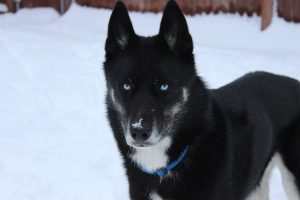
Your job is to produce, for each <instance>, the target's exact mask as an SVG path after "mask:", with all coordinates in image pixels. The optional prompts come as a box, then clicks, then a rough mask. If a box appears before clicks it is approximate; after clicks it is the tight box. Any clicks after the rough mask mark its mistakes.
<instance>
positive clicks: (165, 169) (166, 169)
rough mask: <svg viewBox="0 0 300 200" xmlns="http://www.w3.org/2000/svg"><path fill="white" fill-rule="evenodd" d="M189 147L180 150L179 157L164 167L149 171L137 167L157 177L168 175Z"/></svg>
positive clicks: (181, 159)
mask: <svg viewBox="0 0 300 200" xmlns="http://www.w3.org/2000/svg"><path fill="white" fill-rule="evenodd" d="M188 149H189V147H188V146H186V147H185V149H184V150H183V152H181V154H180V156H179V158H178V159H177V160H175V161H173V162H171V163H170V164H168V165H167V166H166V167H163V168H160V169H158V170H156V171H149V170H146V169H145V168H143V167H141V166H139V168H140V169H141V170H142V171H143V172H145V173H146V174H150V175H156V176H159V177H164V176H166V175H168V174H169V173H170V172H171V171H172V170H173V169H174V168H175V167H177V165H179V164H180V163H181V162H182V161H183V159H184V158H185V156H186V154H187V152H188Z"/></svg>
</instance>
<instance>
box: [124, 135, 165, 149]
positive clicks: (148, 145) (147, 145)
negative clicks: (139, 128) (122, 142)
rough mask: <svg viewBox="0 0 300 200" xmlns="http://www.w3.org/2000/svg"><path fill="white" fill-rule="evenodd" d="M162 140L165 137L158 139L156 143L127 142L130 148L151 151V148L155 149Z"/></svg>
mask: <svg viewBox="0 0 300 200" xmlns="http://www.w3.org/2000/svg"><path fill="white" fill-rule="evenodd" d="M162 139H163V137H161V138H159V139H157V140H156V141H151V142H143V143H138V142H134V141H127V140H126V143H127V145H128V146H129V147H131V148H133V149H151V148H153V147H155V146H156V145H157V144H159V143H160V141H161V140H162Z"/></svg>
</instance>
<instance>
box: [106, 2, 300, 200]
mask: <svg viewBox="0 0 300 200" xmlns="http://www.w3.org/2000/svg"><path fill="white" fill-rule="evenodd" d="M103 65H104V74H105V78H106V85H107V96H106V105H107V116H108V120H109V123H110V126H111V128H112V132H113V134H114V138H115V140H116V143H117V145H118V148H119V151H120V155H121V157H122V159H123V161H124V168H125V170H126V175H127V177H128V182H129V194H130V198H131V200H199V199H202V200H268V199H269V197H268V180H269V177H270V172H271V171H272V166H273V165H274V163H277V165H278V166H279V167H280V168H281V169H282V174H283V177H284V179H283V180H284V185H285V187H286V188H287V192H288V195H289V199H290V200H299V199H300V196H299V193H300V192H299V191H300V83H299V82H298V81H297V80H294V79H292V78H289V77H285V76H280V75H275V74H271V73H267V72H252V73H249V74H246V75H244V76H243V77H241V78H239V79H237V80H235V81H233V82H231V83H229V84H228V85H225V86H223V87H221V88H218V89H208V88H207V86H206V85H205V83H204V81H203V79H202V78H201V77H200V76H198V74H197V72H196V68H195V61H194V55H193V41H192V37H191V35H190V33H189V30H188V25H187V22H186V19H185V17H184V15H183V13H182V12H181V10H180V8H179V6H178V5H177V3H176V2H175V1H172V0H171V1H169V2H168V3H167V5H166V7H165V10H164V12H163V16H162V20H161V24H160V29H159V33H158V34H157V35H155V36H151V37H143V36H139V35H137V34H136V33H135V31H134V29H133V26H132V23H131V21H130V17H129V14H128V11H127V8H126V6H125V5H124V4H123V3H122V2H120V1H119V2H117V3H116V6H115V8H114V10H113V12H112V14H111V17H110V21H109V25H108V35H107V40H106V44H105V61H104V64H103Z"/></svg>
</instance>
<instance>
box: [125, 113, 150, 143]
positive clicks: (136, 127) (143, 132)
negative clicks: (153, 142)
mask: <svg viewBox="0 0 300 200" xmlns="http://www.w3.org/2000/svg"><path fill="white" fill-rule="evenodd" d="M151 126H152V123H149V121H148V120H147V122H146V121H144V118H140V119H138V120H136V121H134V122H133V123H132V124H131V127H130V132H131V136H132V138H133V139H134V140H135V142H137V143H143V142H145V141H146V140H147V139H148V138H149V137H150V136H151Z"/></svg>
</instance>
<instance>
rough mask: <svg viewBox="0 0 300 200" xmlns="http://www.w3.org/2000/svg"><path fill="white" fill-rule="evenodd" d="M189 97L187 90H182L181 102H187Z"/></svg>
mask: <svg viewBox="0 0 300 200" xmlns="http://www.w3.org/2000/svg"><path fill="white" fill-rule="evenodd" d="M189 96H190V94H189V91H188V89H187V88H183V90H182V97H183V102H184V103H186V102H187V100H188V99H189Z"/></svg>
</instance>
